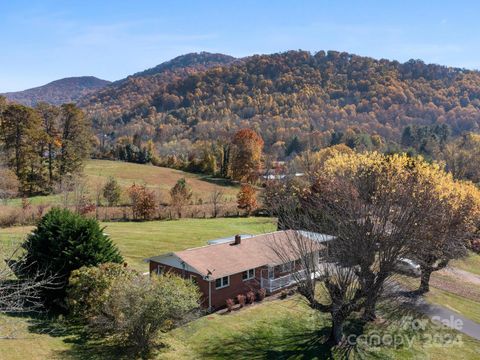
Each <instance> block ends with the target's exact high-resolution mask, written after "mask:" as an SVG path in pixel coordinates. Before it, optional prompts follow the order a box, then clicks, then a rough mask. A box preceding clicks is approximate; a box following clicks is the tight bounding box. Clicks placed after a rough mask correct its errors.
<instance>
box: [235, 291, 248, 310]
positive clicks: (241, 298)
mask: <svg viewBox="0 0 480 360" xmlns="http://www.w3.org/2000/svg"><path fill="white" fill-rule="evenodd" d="M245 299H246V297H245V295H243V294H238V295H237V301H238V303H239V304H240V307H241V308H242V307H244V306H245Z"/></svg>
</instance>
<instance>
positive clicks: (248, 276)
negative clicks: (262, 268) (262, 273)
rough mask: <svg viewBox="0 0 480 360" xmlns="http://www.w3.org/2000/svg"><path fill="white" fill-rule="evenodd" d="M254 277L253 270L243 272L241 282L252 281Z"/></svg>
mask: <svg viewBox="0 0 480 360" xmlns="http://www.w3.org/2000/svg"><path fill="white" fill-rule="evenodd" d="M254 277H255V269H250V270H247V271H244V272H243V274H242V279H243V281H245V280H250V279H253V278H254Z"/></svg>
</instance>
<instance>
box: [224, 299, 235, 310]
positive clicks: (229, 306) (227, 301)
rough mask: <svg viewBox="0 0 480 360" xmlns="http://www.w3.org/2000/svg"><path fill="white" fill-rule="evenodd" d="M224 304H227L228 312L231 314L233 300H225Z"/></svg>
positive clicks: (233, 304)
mask: <svg viewBox="0 0 480 360" xmlns="http://www.w3.org/2000/svg"><path fill="white" fill-rule="evenodd" d="M225 303H226V304H227V308H228V312H231V311H232V310H233V307H234V306H235V301H233V299H227V300H225Z"/></svg>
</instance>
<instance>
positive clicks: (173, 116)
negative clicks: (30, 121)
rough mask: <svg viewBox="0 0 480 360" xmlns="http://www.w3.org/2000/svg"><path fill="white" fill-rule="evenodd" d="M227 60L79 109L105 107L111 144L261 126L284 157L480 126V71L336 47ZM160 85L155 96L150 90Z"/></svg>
mask: <svg viewBox="0 0 480 360" xmlns="http://www.w3.org/2000/svg"><path fill="white" fill-rule="evenodd" d="M197 56H198V55H197ZM205 56H206V55H205ZM219 62H221V61H214V63H215V64H216V65H218V63H219ZM227 62H228V65H227V66H222V67H220V66H216V67H214V68H212V69H209V70H206V71H199V69H198V68H195V70H194V71H191V74H190V75H188V76H185V75H187V74H189V73H190V69H191V67H188V66H187V67H186V68H182V67H175V70H168V71H163V72H161V73H160V74H157V75H156V76H155V77H154V78H153V79H154V80H153V81H152V79H149V80H146V79H148V78H145V77H144V76H143V75H141V76H132V77H130V78H128V79H127V80H126V81H125V82H124V84H123V85H122V84H121V85H120V88H118V89H121V88H122V86H124V87H125V89H122V90H118V92H117V90H115V91H111V89H113V85H112V86H110V87H108V88H106V89H104V90H102V91H100V92H99V93H97V94H95V95H94V96H92V97H90V98H89V101H88V102H87V103H85V102H82V103H81V105H83V106H84V107H85V108H86V110H87V111H88V112H89V113H90V114H93V113H95V112H94V110H95V109H97V112H96V113H95V115H96V117H97V121H96V124H97V127H99V128H100V127H101V128H102V133H104V134H109V135H110V137H109V138H110V139H111V140H112V141H113V142H115V139H117V138H118V137H120V136H134V135H137V137H139V138H140V139H141V140H142V141H147V140H149V139H153V141H154V143H155V144H156V145H157V146H158V147H159V149H160V153H162V152H163V153H165V154H167V153H169V152H171V148H172V147H174V148H176V150H178V149H177V147H178V145H176V144H178V142H179V141H182V146H181V148H182V149H186V151H188V148H189V147H191V144H192V143H195V142H198V141H199V140H206V141H209V142H212V141H217V140H221V139H225V138H227V137H229V136H231V134H232V133H233V132H234V131H235V130H236V129H238V128H242V127H251V128H253V129H255V130H256V131H257V132H258V133H259V134H260V135H261V136H262V138H263V140H264V141H265V150H266V152H267V153H271V154H274V155H276V156H277V157H282V156H283V155H284V152H285V150H286V148H288V146H289V145H290V144H291V143H292V141H295V142H297V143H298V146H299V147H301V148H311V149H318V148H321V147H324V146H327V145H329V144H331V143H339V142H343V143H349V142H350V143H351V144H352V146H355V144H357V145H358V144H360V145H362V146H367V147H369V146H370V144H371V143H372V136H374V135H375V136H377V137H376V138H374V139H373V140H374V141H373V142H374V143H375V141H382V142H385V143H387V142H395V143H400V142H401V140H402V133H403V132H404V130H405V128H406V127H407V126H409V125H416V126H415V128H414V131H416V132H419V133H421V134H427V133H428V134H430V135H431V134H433V135H434V136H437V135H438V133H442V132H444V133H445V134H444V135H445V136H447V137H448V136H451V135H453V136H457V135H459V134H462V133H464V132H472V131H473V132H475V131H478V130H479V126H480V73H479V72H477V71H469V70H465V69H457V68H449V67H444V66H440V65H427V64H425V63H423V62H422V61H420V60H411V61H409V62H406V63H403V64H402V63H399V62H397V61H389V60H383V59H382V60H375V59H372V58H368V57H361V56H356V55H352V54H348V53H340V52H336V51H329V52H327V53H325V52H324V51H320V52H318V53H316V54H314V55H312V54H311V53H309V52H304V51H290V52H286V53H280V54H273V55H256V56H252V57H249V58H244V59H241V60H238V61H235V62H231V61H227ZM207 64H208V62H207ZM180 65H184V64H182V63H180ZM203 66H204V67H208V66H207V65H205V64H204V65H203ZM166 68H168V67H166ZM152 71H153V72H155V70H153V69H152V70H149V71H147V73H150V72H152ZM155 88H158V91H157V92H156V93H155V95H153V96H152V95H151V94H149V95H145V94H146V93H150V92H151V91H152V90H154V89H155ZM127 89H128V90H127ZM117 95H118V96H117ZM102 108H103V109H105V111H104V112H102V113H101V114H99V112H98V111H99V109H102ZM99 119H101V121H100V120H99ZM432 129H433V130H432ZM430 135H428V136H430ZM433 135H432V136H433ZM442 136H443V135H441V136H440V135H438V136H437V137H442ZM162 149H163V150H162Z"/></svg>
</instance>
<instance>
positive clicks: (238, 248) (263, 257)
mask: <svg viewBox="0 0 480 360" xmlns="http://www.w3.org/2000/svg"><path fill="white" fill-rule="evenodd" d="M295 236H302V237H303V238H304V239H305V240H306V241H313V242H314V243H315V245H314V247H313V248H315V249H320V248H322V245H321V244H320V242H319V241H314V240H312V239H311V238H310V239H309V238H308V237H306V236H304V235H300V232H294V231H293V230H287V231H277V232H273V233H269V234H262V235H257V236H253V237H250V238H247V239H242V240H241V243H240V244H239V245H233V242H227V243H220V244H213V245H207V246H202V247H198V248H192V249H187V250H183V251H178V252H175V253H172V254H168V255H174V256H176V257H178V258H179V259H180V260H181V261H183V262H185V263H186V264H188V265H189V266H190V267H192V268H194V269H196V270H197V271H198V273H199V274H200V275H203V276H207V275H208V272H209V271H210V272H211V277H212V278H213V279H216V278H219V277H222V276H227V275H232V274H237V273H240V272H243V271H245V270H248V269H253V268H257V267H260V266H264V265H278V264H281V263H283V262H284V261H282V260H281V259H280V258H279V256H278V254H277V253H276V251H275V248H278V247H282V249H284V250H282V253H284V254H282V257H283V258H285V257H284V256H289V257H290V258H291V259H290V260H294V259H295V258H296V257H297V256H295V253H296V252H295V250H294V249H291V245H292V243H294V241H293V237H295ZM290 249H291V251H290ZM287 252H290V254H288V253H287ZM161 258H162V256H156V257H153V258H151V260H153V261H157V262H161Z"/></svg>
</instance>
